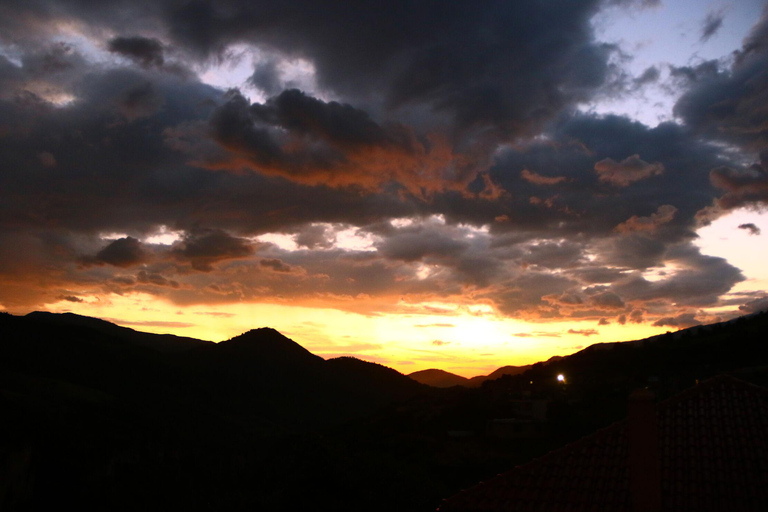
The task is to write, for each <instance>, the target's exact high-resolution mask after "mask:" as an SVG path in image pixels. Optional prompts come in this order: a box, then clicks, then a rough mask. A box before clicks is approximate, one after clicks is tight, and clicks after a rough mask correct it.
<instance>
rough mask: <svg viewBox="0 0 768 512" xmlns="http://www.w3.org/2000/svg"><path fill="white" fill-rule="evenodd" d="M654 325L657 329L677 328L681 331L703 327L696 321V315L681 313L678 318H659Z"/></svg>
mask: <svg viewBox="0 0 768 512" xmlns="http://www.w3.org/2000/svg"><path fill="white" fill-rule="evenodd" d="M653 325H654V326H655V327H665V326H669V327H677V328H679V329H684V328H686V327H693V326H695V325H701V322H700V321H698V320H696V314H695V313H681V314H679V315H677V316H665V317H663V318H659V319H658V320H656V321H655V322H653Z"/></svg>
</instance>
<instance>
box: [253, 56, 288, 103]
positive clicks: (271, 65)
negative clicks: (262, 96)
mask: <svg viewBox="0 0 768 512" xmlns="http://www.w3.org/2000/svg"><path fill="white" fill-rule="evenodd" d="M277 64H278V61H277V60H276V59H267V60H266V61H264V62H259V63H258V64H257V65H256V67H255V69H254V70H253V74H252V75H251V76H250V77H248V80H247V82H248V83H249V84H251V85H253V86H254V87H257V88H259V89H261V90H262V91H264V92H265V93H266V94H268V95H269V96H274V95H276V94H278V93H279V92H280V90H281V89H282V86H283V83H282V81H281V80H280V72H279V70H278V68H277Z"/></svg>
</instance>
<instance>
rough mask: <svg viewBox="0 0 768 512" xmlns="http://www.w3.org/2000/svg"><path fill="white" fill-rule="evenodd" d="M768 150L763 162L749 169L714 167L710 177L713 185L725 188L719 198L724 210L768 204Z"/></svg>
mask: <svg viewBox="0 0 768 512" xmlns="http://www.w3.org/2000/svg"><path fill="white" fill-rule="evenodd" d="M766 158H768V152H766V153H764V154H762V155H761V160H762V161H761V162H760V163H759V164H758V163H756V164H754V165H752V166H750V167H749V168H747V169H734V168H731V167H718V168H717V169H712V171H710V173H709V178H710V180H711V181H712V185H714V186H715V187H717V188H719V189H721V190H725V194H724V195H723V196H722V197H720V198H718V199H717V203H716V204H717V206H718V207H720V208H722V209H723V210H732V209H734V208H740V207H743V206H748V205H752V204H762V205H765V204H768V171H766V165H767V164H768V161H767V160H766Z"/></svg>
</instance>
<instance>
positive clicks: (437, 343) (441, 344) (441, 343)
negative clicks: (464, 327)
mask: <svg viewBox="0 0 768 512" xmlns="http://www.w3.org/2000/svg"><path fill="white" fill-rule="evenodd" d="M432 344H433V345H434V346H436V347H444V346H445V345H450V344H451V342H450V341H442V340H433V341H432Z"/></svg>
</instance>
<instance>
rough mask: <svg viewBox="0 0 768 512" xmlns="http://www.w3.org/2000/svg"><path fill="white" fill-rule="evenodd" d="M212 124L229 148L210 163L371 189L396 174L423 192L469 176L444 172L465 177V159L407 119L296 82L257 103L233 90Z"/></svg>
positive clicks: (394, 178)
mask: <svg viewBox="0 0 768 512" xmlns="http://www.w3.org/2000/svg"><path fill="white" fill-rule="evenodd" d="M210 132H211V136H212V137H213V139H214V140H216V141H217V142H218V143H219V144H220V145H221V146H222V147H223V148H225V149H226V150H227V154H226V155H224V156H221V155H219V156H213V157H209V158H208V162H207V164H204V165H207V166H208V167H210V168H215V169H227V170H233V171H240V170H242V169H250V170H253V171H256V172H258V173H262V174H266V175H277V176H282V177H286V178H288V179H290V180H293V181H296V182H299V183H305V184H309V185H317V184H327V185H332V186H350V185H353V186H358V187H362V188H364V189H367V190H369V191H370V190H375V189H378V188H380V186H381V185H383V184H386V183H387V182H389V181H396V182H397V183H398V184H399V185H402V186H404V187H406V188H409V189H410V190H412V191H413V192H414V193H415V194H417V195H418V194H420V191H423V190H431V189H433V188H436V187H437V188H438V189H442V188H444V187H445V186H446V183H447V186H448V187H456V186H458V187H464V186H465V185H466V181H467V178H466V177H465V178H464V179H457V180H456V184H452V183H450V181H447V182H446V180H444V179H443V178H444V177H447V176H454V177H460V176H461V175H462V168H461V166H462V162H463V160H465V157H462V155H454V154H453V153H452V150H451V149H450V148H449V147H448V146H447V143H446V142H445V141H444V140H442V139H441V140H430V139H428V138H425V139H419V138H418V137H416V135H415V134H414V133H413V132H412V131H410V130H409V129H407V128H406V127H404V126H402V125H400V124H397V123H394V124H392V123H391V124H389V125H387V126H382V125H379V124H378V123H376V122H375V121H373V120H372V119H371V118H370V116H369V115H368V114H367V113H366V112H365V111H363V110H360V109H357V108H354V107H352V106H350V105H347V104H341V103H337V102H333V101H332V102H324V101H321V100H319V99H316V98H313V97H310V96H308V95H306V94H305V93H303V92H301V91H298V90H296V89H291V90H287V91H283V92H282V93H281V94H280V95H279V96H277V97H273V98H270V99H269V100H267V101H266V102H265V103H263V104H259V103H254V104H250V102H249V101H248V100H247V99H246V98H245V97H244V96H243V95H242V94H240V93H239V92H237V91H230V92H229V93H228V95H227V101H226V102H225V103H224V104H223V105H222V106H220V107H219V108H218V109H217V110H216V111H215V112H214V114H213V116H212V117H211V120H210ZM193 154H194V151H193ZM203 160H205V157H203ZM463 165H464V167H465V168H466V166H467V164H466V163H465V164H463ZM463 170H464V171H466V169H463ZM475 172H476V171H474V170H473V171H472V172H471V173H470V174H471V175H470V176H469V178H472V177H474V173H475Z"/></svg>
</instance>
